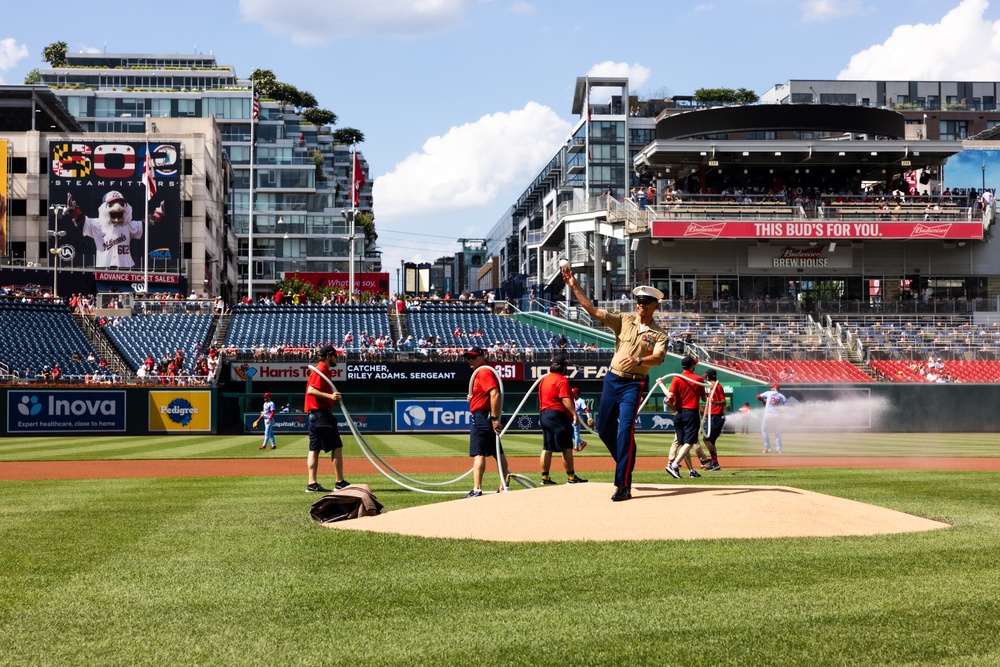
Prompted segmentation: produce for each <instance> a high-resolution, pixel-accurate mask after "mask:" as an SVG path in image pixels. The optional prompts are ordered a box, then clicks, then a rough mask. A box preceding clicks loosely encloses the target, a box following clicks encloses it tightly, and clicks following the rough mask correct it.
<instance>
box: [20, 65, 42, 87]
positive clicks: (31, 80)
mask: <svg viewBox="0 0 1000 667" xmlns="http://www.w3.org/2000/svg"><path fill="white" fill-rule="evenodd" d="M41 82H42V73H41V72H39V71H38V68H37V67H36V68H35V69H33V70H31V71H30V72H28V73H27V74H25V75H24V83H25V84H26V85H28V86H33V85H35V84H36V83H41Z"/></svg>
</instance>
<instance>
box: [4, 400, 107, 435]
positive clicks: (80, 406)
mask: <svg viewBox="0 0 1000 667" xmlns="http://www.w3.org/2000/svg"><path fill="white" fill-rule="evenodd" d="M7 432H8V433H78V434H80V435H91V434H95V435H96V434H99V433H124V432H125V392H124V391H74V390H52V391H39V390H28V391H9V392H7Z"/></svg>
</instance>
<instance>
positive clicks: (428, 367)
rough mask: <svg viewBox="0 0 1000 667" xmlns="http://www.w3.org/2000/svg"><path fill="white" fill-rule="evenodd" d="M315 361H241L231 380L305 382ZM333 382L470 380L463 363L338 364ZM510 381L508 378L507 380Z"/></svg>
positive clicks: (233, 368)
mask: <svg viewBox="0 0 1000 667" xmlns="http://www.w3.org/2000/svg"><path fill="white" fill-rule="evenodd" d="M311 363H315V362H309V361H304V362H281V361H262V362H242V363H238V364H232V365H231V366H230V370H229V373H230V379H232V380H247V379H250V380H253V381H260V380H266V381H270V382H299V381H302V382H304V381H305V380H306V379H308V377H309V364H311ZM332 371H333V381H334V382H341V381H344V382H355V381H358V382H360V381H374V382H378V381H381V380H392V381H402V382H427V381H428V380H434V381H439V382H446V383H448V382H460V383H467V382H468V381H469V365H468V364H463V363H449V362H446V363H438V364H435V363H419V362H397V363H393V362H387V363H384V364H382V363H339V364H337V365H336V366H334V367H333V368H332ZM504 379H508V378H506V377H505V378H504Z"/></svg>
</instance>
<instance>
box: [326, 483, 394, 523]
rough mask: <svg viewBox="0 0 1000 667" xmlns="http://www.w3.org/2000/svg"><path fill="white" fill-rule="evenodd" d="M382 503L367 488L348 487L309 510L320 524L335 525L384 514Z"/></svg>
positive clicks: (332, 494) (327, 496) (335, 492)
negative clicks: (360, 517) (335, 523)
mask: <svg viewBox="0 0 1000 667" xmlns="http://www.w3.org/2000/svg"><path fill="white" fill-rule="evenodd" d="M382 509H383V508H382V503H380V502H379V501H378V498H376V497H375V494H374V493H372V492H371V491H370V490H369V489H368V487H366V486H361V485H359V486H348V487H347V488H344V489H340V490H339V491H334V492H333V493H331V494H329V495H326V496H323V497H322V498H320V499H319V500H317V501H316V502H314V503H313V504H312V506H311V507H310V508H309V516H311V517H312V518H313V519H314V520H315V521H319V522H320V523H333V522H334V521H345V520H347V519H357V518H358V517H359V516H375V515H376V514H381V513H382Z"/></svg>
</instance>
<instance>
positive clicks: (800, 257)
mask: <svg viewBox="0 0 1000 667" xmlns="http://www.w3.org/2000/svg"><path fill="white" fill-rule="evenodd" d="M747 252H748V257H747V265H748V266H749V267H750V268H753V269H847V268H851V267H852V266H853V265H854V257H853V252H852V251H851V247H850V245H849V244H848V245H847V246H846V247H845V246H841V247H840V248H839V249H835V250H834V251H833V252H831V251H830V247H829V245H827V244H825V243H824V244H823V245H816V246H807V247H795V246H784V247H782V246H751V247H749V248H747Z"/></svg>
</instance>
